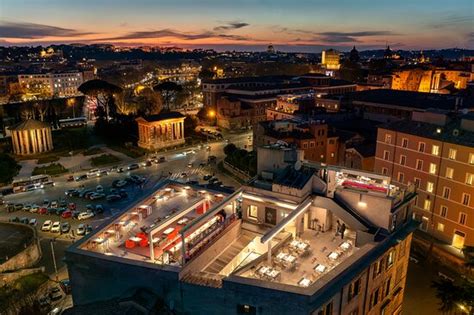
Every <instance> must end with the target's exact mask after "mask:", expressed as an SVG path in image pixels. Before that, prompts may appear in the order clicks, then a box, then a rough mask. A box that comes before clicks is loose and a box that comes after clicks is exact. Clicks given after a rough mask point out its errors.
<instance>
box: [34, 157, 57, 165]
mask: <svg viewBox="0 0 474 315" xmlns="http://www.w3.org/2000/svg"><path fill="white" fill-rule="evenodd" d="M58 160H59V156H57V155H46V156H42V157H40V158H38V161H36V164H46V163H51V162H56V161H58Z"/></svg>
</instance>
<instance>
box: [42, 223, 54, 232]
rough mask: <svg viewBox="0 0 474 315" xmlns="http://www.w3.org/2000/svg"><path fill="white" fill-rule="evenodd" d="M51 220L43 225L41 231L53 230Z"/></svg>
mask: <svg viewBox="0 0 474 315" xmlns="http://www.w3.org/2000/svg"><path fill="white" fill-rule="evenodd" d="M52 223H53V222H51V220H46V221H44V223H43V225H42V226H41V231H44V232H48V231H50V230H51V224H52Z"/></svg>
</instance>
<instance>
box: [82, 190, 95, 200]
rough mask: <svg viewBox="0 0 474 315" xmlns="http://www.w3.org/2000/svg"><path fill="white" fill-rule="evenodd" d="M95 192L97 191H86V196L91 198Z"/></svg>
mask: <svg viewBox="0 0 474 315" xmlns="http://www.w3.org/2000/svg"><path fill="white" fill-rule="evenodd" d="M93 194H95V191H88V192H86V193H85V195H84V198H86V199H90V197H91V196H92V195H93Z"/></svg>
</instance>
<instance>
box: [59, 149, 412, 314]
mask: <svg viewBox="0 0 474 315" xmlns="http://www.w3.org/2000/svg"><path fill="white" fill-rule="evenodd" d="M415 196H416V193H415V191H414V189H413V187H407V188H402V187H398V186H396V185H393V184H392V183H391V179H390V177H388V176H384V175H377V174H372V173H367V172H361V171H355V170H351V169H345V168H337V167H327V166H323V165H321V164H319V163H311V162H307V161H305V159H304V153H303V152H302V151H298V150H294V149H292V148H289V147H287V146H284V145H270V146H264V147H261V148H259V150H258V177H257V178H256V179H255V180H254V181H252V182H251V183H249V184H247V185H245V186H242V187H241V188H240V189H238V190H237V191H235V192H233V193H226V192H220V191H216V190H213V189H211V188H209V187H204V186H199V185H186V184H183V183H179V182H175V181H170V180H166V181H163V182H161V184H160V185H158V186H157V187H156V191H155V192H154V193H153V194H152V195H150V196H146V197H145V198H144V199H142V200H140V201H138V202H137V203H136V204H135V205H133V206H131V207H130V208H129V209H126V210H125V211H124V212H122V213H120V214H119V215H117V216H115V217H113V218H111V219H110V220H107V221H105V222H104V223H103V224H102V225H101V226H100V227H98V228H97V229H96V230H95V232H94V233H91V234H89V235H87V236H85V237H84V238H82V239H81V240H79V241H77V242H75V243H74V244H73V245H72V246H71V247H70V248H69V249H67V251H66V262H67V265H68V271H69V276H70V281H71V287H72V296H73V302H74V305H75V307H78V308H80V309H81V310H82V311H83V312H85V313H94V312H97V308H95V307H96V306H97V304H102V305H104V303H105V305H108V304H107V303H108V302H107V301H113V300H114V299H117V298H119V297H121V296H124V295H131V294H132V295H133V294H134V292H137V294H138V291H137V290H142V291H143V290H147V291H149V292H150V293H151V294H149V295H148V296H149V297H148V298H146V299H150V296H157V297H159V299H160V301H161V305H165V306H166V308H167V309H168V310H171V311H172V312H173V313H177V314H186V313H187V314H224V313H225V314H314V315H330V314H331V315H332V314H334V315H335V314H345V315H346V314H347V315H349V314H351V315H354V314H401V309H402V303H403V294H404V288H405V280H406V271H407V266H408V257H409V250H410V242H411V234H412V232H413V230H414V229H415V228H416V226H417V224H415V222H414V221H412V219H411V218H412V214H411V211H412V210H411V203H412V201H413V199H414V197H415ZM91 287H94V288H97V289H96V290H91V289H90V288H91ZM140 296H142V295H140ZM99 302H100V303H99ZM142 302H143V303H145V304H150V305H153V304H155V303H152V301H150V303H148V302H149V301H147V300H145V301H143V300H142ZM109 304H110V303H109Z"/></svg>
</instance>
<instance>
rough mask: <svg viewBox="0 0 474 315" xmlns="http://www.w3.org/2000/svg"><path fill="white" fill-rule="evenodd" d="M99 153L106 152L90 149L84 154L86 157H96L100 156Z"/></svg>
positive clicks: (99, 149)
mask: <svg viewBox="0 0 474 315" xmlns="http://www.w3.org/2000/svg"><path fill="white" fill-rule="evenodd" d="M99 153H104V151H102V149H101V148H90V149H87V150H85V151H84V152H82V154H83V155H85V156H87V155H95V154H99Z"/></svg>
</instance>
